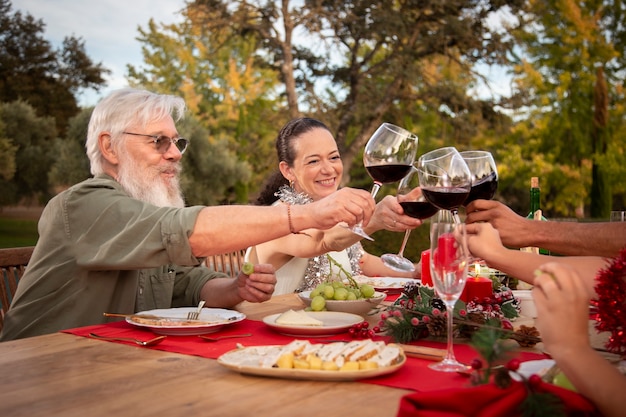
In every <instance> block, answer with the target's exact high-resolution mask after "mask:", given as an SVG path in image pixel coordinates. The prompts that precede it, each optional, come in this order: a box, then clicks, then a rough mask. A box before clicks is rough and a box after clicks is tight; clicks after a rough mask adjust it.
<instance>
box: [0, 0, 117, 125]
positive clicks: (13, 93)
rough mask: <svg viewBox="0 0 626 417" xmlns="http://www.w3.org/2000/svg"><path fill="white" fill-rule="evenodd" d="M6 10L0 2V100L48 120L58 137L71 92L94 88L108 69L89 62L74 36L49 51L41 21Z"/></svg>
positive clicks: (71, 107)
mask: <svg viewBox="0 0 626 417" xmlns="http://www.w3.org/2000/svg"><path fill="white" fill-rule="evenodd" d="M10 12H11V3H10V1H9V0H0V102H11V101H15V100H23V101H25V102H27V103H29V104H30V105H31V106H33V107H34V108H35V109H36V111H37V114H38V115H39V116H42V117H43V116H52V117H54V118H55V120H56V130H57V134H58V135H63V134H64V132H65V129H66V128H67V123H68V120H69V119H70V118H71V117H72V116H74V115H76V114H77V113H78V110H79V109H78V105H77V103H76V98H75V94H76V93H77V92H78V91H79V90H80V89H84V88H93V89H95V90H96V91H97V90H99V89H100V87H102V86H103V85H104V84H105V83H106V81H105V79H104V78H103V77H104V76H105V75H107V74H110V71H109V70H107V69H105V68H104V67H103V66H102V64H94V63H93V62H92V61H91V59H90V58H89V57H88V56H87V54H86V52H85V44H84V41H82V40H81V39H80V38H78V39H77V38H74V37H66V38H65V39H64V41H63V46H62V48H60V49H58V50H55V49H53V48H52V46H51V45H50V43H49V42H48V41H47V40H45V39H44V38H43V36H42V35H43V32H44V26H45V25H44V23H43V21H42V20H35V19H34V18H33V17H32V16H31V15H30V14H26V15H23V14H22V13H21V12H19V11H17V12H15V13H13V14H11V13H10Z"/></svg>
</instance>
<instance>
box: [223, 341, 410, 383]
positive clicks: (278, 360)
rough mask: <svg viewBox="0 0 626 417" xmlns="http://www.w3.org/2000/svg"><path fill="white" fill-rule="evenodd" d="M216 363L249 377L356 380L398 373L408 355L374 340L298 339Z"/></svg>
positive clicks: (226, 356) (243, 351) (250, 349)
mask: <svg viewBox="0 0 626 417" xmlns="http://www.w3.org/2000/svg"><path fill="white" fill-rule="evenodd" d="M217 362H218V363H219V364H220V365H222V366H225V367H226V368H229V369H231V370H233V371H236V372H240V373H243V374H249V375H258V376H268V377H276V378H287V379H307V380H319V381H353V380H356V379H364V378H372V377H375V376H380V375H386V374H390V373H392V372H395V371H397V370H398V369H400V368H401V367H402V366H403V365H404V364H405V362H406V355H405V354H404V351H403V350H402V348H401V347H400V346H398V345H396V344H393V343H390V344H386V343H385V342H382V341H373V340H371V339H359V340H353V341H350V342H333V343H319V344H318V343H312V342H310V341H308V340H298V339H296V340H294V341H292V342H291V343H289V344H287V345H270V346H250V347H242V348H238V349H235V350H231V351H229V352H226V353H224V354H223V355H221V356H220V357H219V358H218V359H217Z"/></svg>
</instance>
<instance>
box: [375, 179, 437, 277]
mask: <svg viewBox="0 0 626 417" xmlns="http://www.w3.org/2000/svg"><path fill="white" fill-rule="evenodd" d="M396 197H397V199H398V202H399V203H400V205H401V206H402V208H403V209H404V214H406V215H407V216H411V217H414V218H416V219H421V220H424V219H427V218H429V217H431V216H433V215H434V214H436V213H437V212H438V211H439V209H438V208H437V207H435V206H433V205H432V204H431V203H429V202H428V200H426V198H425V197H424V194H422V190H420V188H419V176H418V175H417V169H416V168H415V167H411V171H409V173H408V174H407V175H406V177H404V178H402V181H400V184H398V192H397V194H396ZM410 234H411V230H410V229H409V230H407V231H406V232H404V239H403V240H402V245H400V251H399V252H398V254H395V253H386V254H384V255H382V256H381V257H380V258H381V259H382V261H383V263H384V264H385V265H387V266H388V267H389V268H391V269H394V270H396V271H400V272H412V271H414V270H415V266H414V265H413V262H411V261H410V260H409V259H407V258H405V257H404V248H405V247H406V243H407V241H408V240H409V235H410Z"/></svg>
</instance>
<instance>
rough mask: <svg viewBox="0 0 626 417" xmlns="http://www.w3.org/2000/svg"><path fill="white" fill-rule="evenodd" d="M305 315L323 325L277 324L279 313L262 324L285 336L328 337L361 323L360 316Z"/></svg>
mask: <svg viewBox="0 0 626 417" xmlns="http://www.w3.org/2000/svg"><path fill="white" fill-rule="evenodd" d="M306 313H307V314H309V315H310V316H311V317H313V318H316V319H317V320H320V321H321V322H323V323H324V324H323V325H322V326H294V325H288V324H278V323H276V319H277V318H278V316H280V313H279V314H272V315H271V316H267V317H264V318H263V323H265V324H267V325H268V326H269V327H271V328H272V329H273V330H274V331H276V332H278V333H281V334H284V335H287V336H330V335H334V334H338V333H343V332H345V331H347V330H348V329H349V328H350V327H352V326H354V325H355V324H357V323H361V322H362V321H363V317H362V316H359V315H357V314H351V313H342V312H339V311H307V312H306Z"/></svg>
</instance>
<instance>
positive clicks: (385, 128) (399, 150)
mask: <svg viewBox="0 0 626 417" xmlns="http://www.w3.org/2000/svg"><path fill="white" fill-rule="evenodd" d="M417 142H418V140H417V136H415V135H414V134H412V133H411V132H409V131H408V130H406V129H403V128H401V127H398V126H395V125H392V124H391V123H383V124H382V125H380V126H379V127H378V129H376V131H375V132H374V134H373V135H372V136H371V137H370V139H369V140H368V141H367V144H366V145H365V150H364V151H363V164H364V165H365V169H366V170H367V173H368V174H369V176H370V177H372V179H373V180H374V186H373V187H372V191H371V194H372V197H374V198H375V197H376V194H377V193H378V190H379V189H380V187H381V186H382V185H383V184H389V183H393V182H396V181H399V180H401V179H402V178H403V177H404V176H405V175H406V174H407V173H408V172H409V171H410V170H411V167H412V166H413V162H414V161H415V154H416V152H417ZM350 230H352V232H354V233H356V234H357V235H360V236H362V237H364V238H366V239H369V240H374V239H372V238H371V237H370V236H369V235H368V234H367V233H365V231H364V230H363V228H362V226H361V224H357V225H354V226H353V227H352V228H351V229H350Z"/></svg>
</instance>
